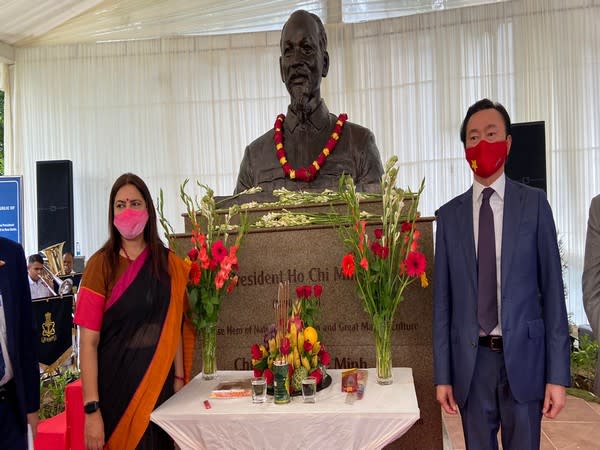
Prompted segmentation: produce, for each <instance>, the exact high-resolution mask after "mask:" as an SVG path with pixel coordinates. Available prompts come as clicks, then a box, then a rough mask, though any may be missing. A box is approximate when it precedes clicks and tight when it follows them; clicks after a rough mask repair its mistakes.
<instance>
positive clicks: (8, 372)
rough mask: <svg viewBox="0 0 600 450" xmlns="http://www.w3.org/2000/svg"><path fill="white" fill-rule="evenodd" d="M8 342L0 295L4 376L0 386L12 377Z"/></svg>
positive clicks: (0, 343) (0, 296)
mask: <svg viewBox="0 0 600 450" xmlns="http://www.w3.org/2000/svg"><path fill="white" fill-rule="evenodd" d="M7 345H8V341H7V337H6V320H5V319H4V303H3V300H2V294H0V346H2V357H3V358H4V376H3V377H2V379H0V386H2V385H4V384H6V382H7V381H9V380H10V379H11V378H12V377H13V370H12V365H11V363H10V358H9V355H8V347H7Z"/></svg>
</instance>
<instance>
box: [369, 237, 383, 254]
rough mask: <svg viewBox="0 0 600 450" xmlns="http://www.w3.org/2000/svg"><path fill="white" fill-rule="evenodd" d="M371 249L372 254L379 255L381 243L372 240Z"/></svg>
mask: <svg viewBox="0 0 600 450" xmlns="http://www.w3.org/2000/svg"><path fill="white" fill-rule="evenodd" d="M371 251H372V252H373V254H375V255H377V256H380V255H381V244H380V243H379V242H377V241H373V243H372V244H371Z"/></svg>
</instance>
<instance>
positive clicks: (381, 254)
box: [379, 246, 390, 259]
mask: <svg viewBox="0 0 600 450" xmlns="http://www.w3.org/2000/svg"><path fill="white" fill-rule="evenodd" d="M389 254H390V249H389V247H387V246H381V249H380V250H379V257H380V258H381V259H386V258H387V257H388V256H389Z"/></svg>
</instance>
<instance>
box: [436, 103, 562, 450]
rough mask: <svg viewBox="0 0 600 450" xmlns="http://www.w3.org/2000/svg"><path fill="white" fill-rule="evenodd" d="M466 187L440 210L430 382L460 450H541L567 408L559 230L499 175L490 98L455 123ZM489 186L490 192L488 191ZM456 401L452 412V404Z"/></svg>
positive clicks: (501, 132)
mask: <svg viewBox="0 0 600 450" xmlns="http://www.w3.org/2000/svg"><path fill="white" fill-rule="evenodd" d="M461 140H462V142H463V144H464V147H465V156H466V159H467V162H468V163H469V166H470V167H471V169H472V170H473V172H474V180H473V186H472V187H471V188H470V189H469V190H468V191H467V192H465V193H464V194H462V195H460V196H458V197H456V198H454V199H452V200H451V201H450V202H448V203H446V204H445V205H444V206H442V207H441V208H440V209H439V211H438V215H437V232H436V250H435V292H434V324H433V329H434V377H435V380H434V382H435V384H436V395H437V400H438V401H439V402H440V404H441V405H442V408H443V409H444V410H445V411H446V412H447V413H449V414H456V413H457V411H458V408H460V413H461V417H462V423H463V431H464V435H465V441H466V444H467V448H468V449H497V448H498V442H497V437H496V436H497V433H498V429H499V428H500V429H501V435H502V445H503V448H504V449H505V450H511V449H536V450H537V449H539V446H540V427H541V418H542V414H543V415H544V416H545V417H548V418H554V417H556V415H557V414H558V413H559V412H560V410H561V409H562V408H563V407H564V405H565V401H566V392H565V386H568V385H569V383H570V372H569V334H568V322H567V313H566V307H565V301H564V291H563V283H562V274H561V264H560V256H559V251H558V244H557V237H556V229H555V225H554V220H553V218H552V211H551V209H550V205H549V204H548V201H547V200H546V196H545V194H544V192H543V191H541V190H539V189H535V188H532V187H528V186H525V185H523V184H520V183H517V182H515V181H512V180H510V179H508V178H506V176H505V174H504V163H505V160H506V157H507V155H508V153H509V151H510V146H511V141H512V137H511V135H510V117H509V115H508V113H507V112H506V110H505V109H504V107H503V106H502V105H500V104H498V103H494V102H491V101H490V100H488V99H484V100H480V101H478V102H477V103H475V104H474V105H472V106H471V107H470V108H469V110H468V111H467V114H466V116H465V119H464V121H463V124H462V128H461ZM487 188H491V189H487ZM457 405H458V408H457Z"/></svg>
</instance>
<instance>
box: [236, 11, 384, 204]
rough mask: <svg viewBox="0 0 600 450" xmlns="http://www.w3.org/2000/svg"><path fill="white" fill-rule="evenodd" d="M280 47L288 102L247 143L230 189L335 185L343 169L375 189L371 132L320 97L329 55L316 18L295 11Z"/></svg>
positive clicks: (377, 165)
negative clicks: (267, 127)
mask: <svg viewBox="0 0 600 450" xmlns="http://www.w3.org/2000/svg"><path fill="white" fill-rule="evenodd" d="M280 48H281V56H280V58H279V68H280V71H281V79H282V80H283V82H284V83H285V86H286V89H287V91H288V92H289V94H290V105H289V106H288V110H287V114H286V115H285V117H284V118H281V120H279V119H278V121H277V122H276V126H274V128H273V129H271V130H270V131H268V132H267V133H265V134H263V135H262V136H261V137H259V138H258V139H256V140H255V141H254V142H252V143H251V144H250V145H248V146H247V147H246V150H245V152H244V158H243V160H242V163H241V165H240V171H239V174H238V179H237V185H236V188H235V192H236V193H238V192H241V191H243V190H245V189H249V188H251V187H254V186H260V187H262V188H263V190H264V191H271V192H272V191H273V190H274V189H278V188H282V187H285V188H286V189H289V190H323V189H326V188H333V189H336V188H337V186H338V180H339V177H340V176H341V175H342V173H346V174H350V175H351V176H352V178H353V179H354V182H355V183H356V185H357V189H359V190H363V191H374V190H378V189H379V183H380V180H381V176H382V174H383V167H382V164H381V158H380V156H379V150H378V149H377V146H376V144H375V137H374V136H373V133H372V132H371V131H370V130H368V129H367V128H365V127H361V126H360V125H357V124H354V123H351V122H345V123H344V118H343V117H342V116H340V117H336V116H335V115H333V114H331V113H330V112H329V110H328V109H327V106H326V105H325V102H324V101H323V99H322V98H321V78H323V77H326V76H327V72H328V70H329V54H328V53H327V35H326V33H325V27H324V26H323V23H322V22H321V20H320V19H319V17H318V16H316V15H315V14H312V13H309V12H307V11H302V10H299V11H295V12H294V13H293V14H292V15H291V16H290V18H289V19H288V21H287V22H286V23H285V25H284V26H283V30H282V31H281V42H280ZM340 123H343V125H340ZM336 127H337V128H336ZM336 130H337V131H339V133H336ZM336 138H337V139H336ZM276 141H277V143H276ZM276 146H277V148H276Z"/></svg>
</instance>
